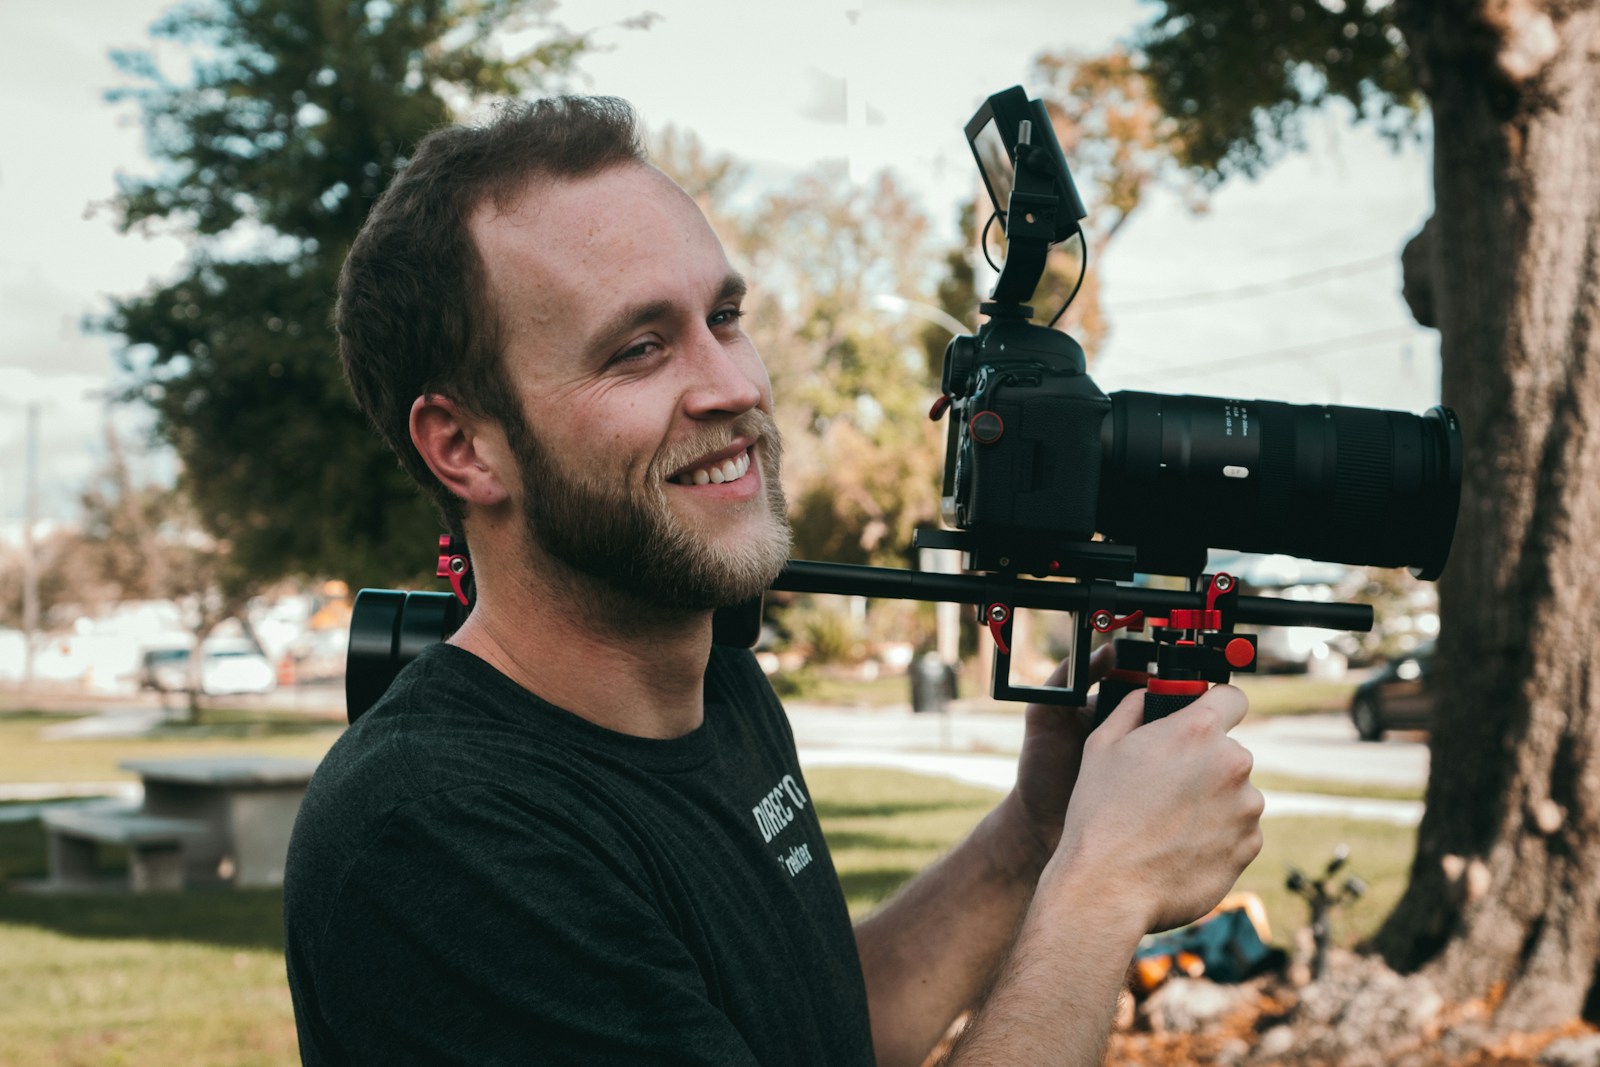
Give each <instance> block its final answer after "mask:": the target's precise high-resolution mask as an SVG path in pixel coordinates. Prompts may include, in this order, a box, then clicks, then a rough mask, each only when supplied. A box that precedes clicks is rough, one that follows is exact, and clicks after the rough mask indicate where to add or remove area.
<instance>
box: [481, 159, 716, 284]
mask: <svg viewBox="0 0 1600 1067" xmlns="http://www.w3.org/2000/svg"><path fill="white" fill-rule="evenodd" d="M469 229H470V231H471V233H472V236H473V240H474V242H475V243H476V245H477V247H478V251H479V254H480V256H481V257H482V260H483V263H484V267H485V271H486V273H487V275H488V282H489V287H490V290H491V292H493V293H494V294H495V295H496V297H497V298H498V299H511V298H513V297H519V296H521V295H526V294H527V293H528V291H529V290H530V289H535V290H538V291H540V292H542V293H544V294H547V295H550V296H554V295H555V294H556V293H557V292H570V291H572V290H574V289H579V290H585V291H590V292H592V291H594V288H595V286H596V285H601V286H604V287H605V288H606V289H613V288H617V287H622V286H624V285H625V283H626V281H627V279H628V278H629V276H630V272H631V271H632V269H633V268H635V267H637V266H638V265H639V260H640V259H641V258H642V257H648V256H651V255H656V254H666V255H681V254H682V253H683V252H686V251H690V250H691V249H694V250H698V251H699V252H701V254H702V255H714V256H715V258H716V260H717V261H718V268H719V269H722V270H725V269H726V259H725V257H724V256H723V255H722V247H721V244H720V242H718V240H717V238H716V235H715V234H714V233H713V232H712V231H711V227H710V224H709V223H707V222H706V220H705V216H704V215H703V214H701V212H700V209H699V207H698V206H697V205H696V204H695V202H694V201H693V200H692V199H691V198H690V197H689V195H688V194H687V193H685V192H684V191H683V190H682V189H680V188H679V187H678V186H677V185H676V183H674V182H673V181H672V179H670V178H668V177H667V176H666V175H665V174H663V173H661V172H660V171H659V170H656V169H655V168H654V167H651V166H648V165H645V164H642V163H628V164H623V165H620V166H617V167H612V168H608V169H607V170H604V171H601V172H599V173H597V174H594V175H589V176H585V177H583V178H576V179H567V178H555V179H551V178H534V179H530V180H529V181H528V182H527V183H526V184H525V185H523V186H522V188H521V189H520V190H518V191H516V193H515V194H514V195H512V196H510V197H506V198H504V199H501V200H498V201H497V200H495V199H493V198H491V199H488V200H486V201H485V202H484V203H482V204H480V205H478V207H477V208H476V209H475V210H474V211H473V214H472V216H471V219H470V222H469ZM517 302H518V303H519V304H524V305H525V301H524V300H523V299H520V298H519V299H518V301H517ZM541 302H542V301H541ZM524 310H525V311H531V310H532V309H531V308H526V307H524Z"/></svg>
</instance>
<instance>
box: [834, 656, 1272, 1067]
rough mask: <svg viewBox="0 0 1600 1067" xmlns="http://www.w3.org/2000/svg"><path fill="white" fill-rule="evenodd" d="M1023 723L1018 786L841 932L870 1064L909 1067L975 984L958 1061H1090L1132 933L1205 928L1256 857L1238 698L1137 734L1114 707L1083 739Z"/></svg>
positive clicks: (1134, 717)
mask: <svg viewBox="0 0 1600 1067" xmlns="http://www.w3.org/2000/svg"><path fill="white" fill-rule="evenodd" d="M1097 666H1099V667H1103V666H1104V664H1103V662H1102V663H1101V664H1097ZM1027 714H1028V717H1029V723H1028V735H1027V741H1026V742H1025V744H1024V751H1023V757H1022V761H1021V764H1020V766H1019V771H1018V784H1017V788H1016V789H1014V790H1013V791H1012V792H1011V793H1010V794H1009V795H1008V796H1007V797H1006V799H1005V800H1004V801H1003V802H1002V803H1001V804H1000V806H999V807H997V808H996V809H995V810H994V811H993V812H991V813H990V814H989V816H988V817H987V818H985V820H984V821H983V823H981V824H980V825H979V826H978V828H977V829H976V830H975V831H974V832H973V834H972V835H971V836H970V837H969V838H968V839H967V840H966V841H964V842H963V843H962V844H961V845H959V846H958V847H957V848H956V849H955V850H954V851H953V852H951V853H950V854H949V855H948V856H946V857H945V858H944V859H942V860H941V861H939V862H938V863H936V864H935V865H934V866H933V867H931V868H929V869H928V870H927V871H925V872H924V873H923V874H922V875H921V876H919V877H918V878H917V879H915V880H914V881H913V882H912V883H911V884H910V885H908V886H907V887H906V889H904V890H903V891H902V892H901V893H900V894H898V895H897V896H896V897H895V898H894V899H893V900H892V901H890V902H889V904H887V905H885V907H884V908H882V909H880V911H878V912H876V913H874V914H873V915H872V916H870V917H869V918H868V919H866V920H864V921H863V922H862V923H860V924H859V925H858V926H857V933H856V938H857V944H858V946H859V948H860V952H861V961H862V970H863V972H864V974H865V976H866V981H867V991H868V1000H869V1006H870V1008H871V1012H872V1025H873V1038H874V1042H875V1044H876V1046H877V1052H878V1059H879V1062H880V1063H882V1064H885V1065H889V1064H897V1063H911V1064H916V1063H920V1062H921V1061H922V1059H923V1057H924V1056H925V1055H926V1054H927V1051H928V1049H929V1048H930V1047H931V1046H932V1045H933V1043H934V1042H935V1041H936V1040H937V1039H938V1037H939V1035H940V1033H942V1031H943V1029H944V1027H945V1026H946V1025H947V1024H948V1022H949V1020H951V1019H952V1018H954V1017H955V1015H957V1014H959V1012H961V1011H962V1010H964V1009H966V1008H968V1007H971V1006H973V1005H974V1004H975V1003H976V1002H977V1001H978V1000H979V998H980V996H981V994H982V992H983V989H984V987H985V986H986V985H987V984H988V983H989V982H990V980H991V978H994V979H995V984H994V987H993V989H992V991H991V992H990V993H989V995H988V997H987V998H985V1001H984V1005H983V1010H982V1011H981V1012H980V1013H979V1015H978V1017H977V1019H976V1020H975V1022H974V1024H973V1026H972V1027H971V1028H970V1036H969V1038H968V1039H967V1040H965V1041H964V1042H963V1044H962V1046H961V1047H962V1050H963V1051H962V1052H961V1053H960V1056H979V1057H980V1059H979V1060H978V1061H975V1062H981V1057H982V1055H983V1053H984V1052H986V1051H994V1052H997V1053H998V1052H1001V1051H1005V1052H1006V1054H1007V1055H1010V1054H1011V1050H1012V1049H1014V1048H1015V1049H1018V1050H1021V1049H1026V1048H1028V1047H1030V1044H1028V1042H1032V1041H1034V1040H1038V1039H1046V1040H1048V1042H1049V1045H1048V1047H1049V1048H1051V1049H1052V1050H1053V1052H1052V1055H1054V1056H1057V1057H1059V1056H1061V1055H1062V1054H1063V1053H1064V1052H1065V1051H1066V1050H1067V1049H1073V1050H1074V1052H1075V1054H1077V1053H1080V1052H1081V1057H1082V1062H1085V1063H1098V1062H1099V1059H1098V1057H1099V1051H1098V1050H1099V1049H1101V1048H1102V1047H1103V1044H1104V1041H1105V1037H1106V1033H1107V1031H1108V1029H1109V1026H1110V1018H1111V1012H1112V1010H1113V1008H1114V1005H1115V1002H1116V995H1117V991H1118V990H1119V989H1120V988H1121V985H1122V980H1123V975H1124V973H1125V971H1126V968H1127V965H1128V962H1129V960H1130V959H1131V958H1132V955H1133V951H1134V948H1135V947H1136V946H1137V944H1138V940H1139V938H1140V936H1142V935H1143V934H1144V933H1145V932H1146V931H1148V930H1151V929H1156V928H1162V927H1169V926H1174V925H1179V924H1181V923H1183V922H1187V921H1190V920H1192V919H1194V918H1198V917H1199V916H1200V915H1203V914H1204V913H1205V912H1206V911H1207V910H1209V909H1210V907H1211V906H1212V905H1214V904H1215V902H1216V901H1217V900H1218V899H1220V898H1221V897H1222V895H1223V894H1224V893H1226V892H1227V890H1228V889H1229V888H1230V887H1231V886H1232V884H1233V882H1234V880H1235V879H1236V878H1237V877H1238V874H1239V871H1240V870H1242V869H1243V868H1244V866H1245V865H1246V864H1247V863H1248V862H1249V860H1250V859H1251V858H1253V857H1254V855H1255V854H1256V852H1257V851H1258V850H1259V848H1260V837H1259V826H1258V822H1257V820H1258V818H1259V815H1260V811H1261V796H1260V794H1259V793H1258V792H1257V791H1256V790H1255V789H1254V788H1253V787H1251V786H1250V784H1249V770H1250V759H1249V754H1248V753H1247V752H1245V751H1244V750H1243V749H1242V748H1241V747H1240V746H1239V745H1238V744H1237V743H1236V742H1234V741H1232V740H1231V739H1229V738H1228V737H1227V732H1228V730H1230V729H1231V728H1232V727H1233V725H1235V724H1236V723H1237V722H1238V721H1239V719H1240V718H1242V717H1243V714H1244V697H1243V695H1242V694H1240V693H1239V692H1238V690H1235V689H1231V688H1228V687H1223V688H1220V689H1216V690H1213V692H1212V694H1211V695H1208V696H1207V697H1205V698H1203V699H1202V700H1201V701H1199V702H1197V703H1196V704H1195V705H1194V706H1193V707H1191V708H1188V709H1185V710H1184V711H1183V712H1180V713H1178V714H1176V715H1173V716H1171V717H1169V719H1167V720H1163V721H1162V722H1161V723H1156V724H1152V726H1150V727H1144V728H1140V729H1139V730H1137V731H1135V729H1134V728H1135V727H1136V726H1138V724H1139V722H1140V720H1141V719H1142V715H1143V703H1142V698H1140V697H1138V696H1135V697H1130V698H1129V699H1128V700H1126V701H1124V703H1123V705H1122V707H1121V708H1119V709H1118V710H1117V711H1116V712H1115V713H1114V714H1113V715H1112V716H1111V717H1110V718H1109V719H1108V720H1107V721H1106V723H1105V725H1103V726H1102V727H1101V728H1100V729H1099V730H1097V731H1095V733H1094V734H1093V736H1092V738H1091V739H1090V740H1088V741H1087V742H1085V741H1084V740H1083V730H1082V725H1081V722H1082V720H1080V719H1078V718H1076V717H1075V716H1073V714H1072V712H1071V710H1070V709H1062V708H1044V707H1039V706H1034V707H1030V708H1029V709H1028V712H1027ZM1080 758H1081V760H1082V773H1081V774H1080V773H1079V761H1080ZM1068 795H1070V797H1071V806H1070V807H1068V806H1067V803H1066V801H1067V796H1068ZM1063 809H1065V830H1064V831H1063ZM1058 842H1059V844H1058ZM1047 861H1048V862H1047ZM1041 872H1042V873H1041ZM1036 886H1037V898H1036V895H1035V890H1036ZM1019 923H1020V929H1019ZM1008 953H1009V956H1008ZM1002 961H1005V966H1004V967H1003V968H1000V970H999V974H998V976H997V977H996V969H997V968H998V967H1000V964H1001V962H1002ZM1018 1041H1023V1042H1025V1043H1024V1044H1022V1045H1017V1044H1016V1042H1018ZM952 1062H961V1060H960V1059H959V1057H958V1059H956V1060H954V1061H952ZM1065 1062H1077V1060H1076V1059H1069V1060H1066V1061H1065Z"/></svg>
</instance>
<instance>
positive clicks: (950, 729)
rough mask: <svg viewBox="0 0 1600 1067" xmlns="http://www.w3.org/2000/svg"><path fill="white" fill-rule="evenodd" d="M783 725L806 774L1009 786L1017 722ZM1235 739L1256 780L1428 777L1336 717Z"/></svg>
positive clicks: (816, 720)
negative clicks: (863, 773)
mask: <svg viewBox="0 0 1600 1067" xmlns="http://www.w3.org/2000/svg"><path fill="white" fill-rule="evenodd" d="M789 721H790V723H791V725H792V726H793V728H794V733H795V741H796V743H797V744H798V745H799V747H800V758H801V762H802V763H803V764H804V765H806V766H816V767H825V766H835V767H838V766H847V767H861V766H883V767H899V768H903V769H905V770H910V771H917V772H919V773H923V774H935V775H942V776H944V777H948V778H951V779H953V780H956V781H961V782H970V783H972V784H974V785H982V786H987V787H989V788H992V789H1009V788H1011V785H1012V783H1013V782H1014V781H1015V779H1016V759H1015V756H1014V753H1015V752H1016V751H1017V750H1018V749H1019V748H1020V747H1021V744H1022V717H1021V716H1020V715H1011V714H1004V713H990V712H963V711H960V710H956V711H952V712H950V713H949V714H948V715H943V714H923V715H917V714H913V713H912V711H911V710H910V708H909V707H898V708H896V707H888V708H871V709H868V708H861V709H854V708H836V707H822V706H818V705H807V704H790V705H789ZM1234 736H1236V737H1238V739H1239V741H1240V742H1241V743H1242V744H1244V746H1245V747H1246V748H1248V749H1250V751H1251V754H1252V755H1253V756H1254V757H1255V765H1256V767H1257V769H1259V770H1261V771H1267V772H1271V773H1276V774H1283V775H1293V776H1295V777H1299V778H1310V779H1318V778H1321V779H1326V780H1330V781H1337V782H1353V783H1367V784H1375V785H1387V786H1401V787H1403V786H1421V785H1423V784H1424V783H1425V782H1426V781H1427V777H1428V746H1427V745H1426V743H1424V742H1423V741H1422V740H1419V739H1417V738H1415V737H1406V736H1403V735H1402V736H1399V737H1396V738H1393V739H1391V740H1388V741H1384V742H1382V743H1377V744H1372V743H1367V742H1363V741H1361V740H1359V739H1358V738H1357V737H1356V735H1355V730H1354V729H1353V728H1352V727H1351V725H1350V722H1349V720H1348V719H1346V718H1344V717H1343V716H1340V715H1294V716H1274V717H1271V718H1264V719H1260V720H1257V721H1255V722H1250V721H1249V720H1246V722H1245V723H1243V724H1241V725H1240V727H1239V728H1238V729H1237V730H1236V731H1235V733H1234ZM1267 814H1268V815H1269V816H1276V815H1302V814H1304V815H1342V816H1346V817H1349V818H1362V819H1380V820H1385V821H1390V822H1397V823H1401V824H1404V825H1414V824H1415V823H1416V822H1417V821H1418V820H1419V819H1420V818H1421V817H1422V804H1421V803H1420V802H1417V801H1400V800H1378V799H1371V798H1363V797H1333V796H1323V795H1315V794H1308V793H1284V792H1277V791H1271V792H1268V793H1267Z"/></svg>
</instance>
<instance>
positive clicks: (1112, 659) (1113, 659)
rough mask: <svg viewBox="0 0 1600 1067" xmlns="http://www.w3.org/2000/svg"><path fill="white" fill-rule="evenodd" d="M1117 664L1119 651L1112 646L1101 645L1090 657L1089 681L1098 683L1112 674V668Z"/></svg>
mask: <svg viewBox="0 0 1600 1067" xmlns="http://www.w3.org/2000/svg"><path fill="white" fill-rule="evenodd" d="M1116 664H1117V650H1116V649H1114V648H1112V647H1111V646H1110V645H1101V646H1100V647H1099V648H1097V649H1095V650H1094V655H1092V656H1090V657H1089V681H1091V682H1098V681H1099V680H1100V679H1102V678H1104V677H1105V676H1106V675H1108V674H1110V673H1111V668H1112V667H1114V666H1116Z"/></svg>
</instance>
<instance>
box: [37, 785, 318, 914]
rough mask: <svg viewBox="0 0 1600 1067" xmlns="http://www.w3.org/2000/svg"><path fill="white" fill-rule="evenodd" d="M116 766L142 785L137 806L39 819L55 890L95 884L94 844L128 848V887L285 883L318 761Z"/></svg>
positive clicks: (69, 812) (73, 812) (52, 813)
mask: <svg viewBox="0 0 1600 1067" xmlns="http://www.w3.org/2000/svg"><path fill="white" fill-rule="evenodd" d="M121 766H122V767H123V769H125V770H131V771H135V772H137V773H138V775H139V777H140V778H141V779H142V780H143V782H144V802H143V804H142V805H140V806H139V807H137V808H127V807H123V808H99V809H91V810H71V811H56V812H50V813H48V814H46V815H45V817H44V823H45V829H46V832H47V833H48V834H49V837H50V878H51V882H52V883H53V884H55V885H59V886H62V887H78V886H84V885H86V884H89V883H92V882H93V881H94V870H95V850H96V848H97V846H98V845H99V844H117V845H123V846H126V847H127V849H128V882H129V886H130V887H131V888H132V889H134V890H140V891H143V890H157V889H178V888H181V887H183V886H185V885H228V886H274V885H282V884H283V867H284V860H285V857H286V856H287V855H288V851H289V834H290V831H291V830H292V829H293V828H294V818H295V814H296V813H297V812H298V811H299V810H300V801H301V800H302V799H303V798H304V797H305V792H306V785H307V783H309V782H310V781H311V773H312V772H313V771H314V770H316V766H317V761H316V760H313V759H291V758H285V757H278V756H220V757H203V758H196V759H155V760H129V761H127V762H124V763H123V764H122V765H121Z"/></svg>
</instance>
